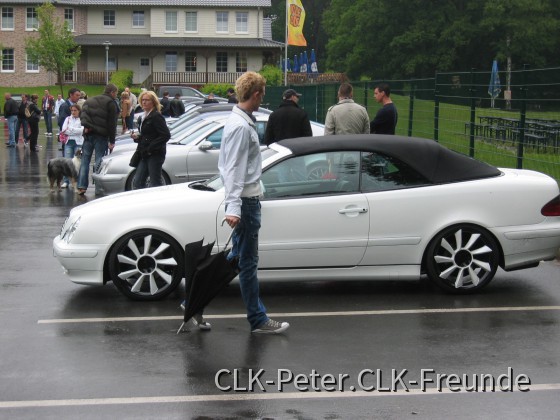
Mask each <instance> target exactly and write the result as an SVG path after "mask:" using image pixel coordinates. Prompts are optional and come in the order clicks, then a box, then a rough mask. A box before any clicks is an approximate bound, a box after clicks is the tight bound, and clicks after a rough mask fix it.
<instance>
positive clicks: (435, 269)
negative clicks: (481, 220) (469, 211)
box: [426, 225, 499, 293]
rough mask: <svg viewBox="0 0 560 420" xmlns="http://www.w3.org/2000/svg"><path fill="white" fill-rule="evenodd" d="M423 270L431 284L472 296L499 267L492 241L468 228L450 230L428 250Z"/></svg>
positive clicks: (484, 234) (477, 229)
mask: <svg viewBox="0 0 560 420" xmlns="http://www.w3.org/2000/svg"><path fill="white" fill-rule="evenodd" d="M427 252H428V253H427V258H426V269H427V272H428V275H429V277H430V279H431V280H433V281H435V282H436V283H437V284H439V285H440V286H442V287H444V288H446V289H455V291H456V292H458V293H463V292H466V291H469V292H472V291H475V290H478V289H480V288H482V287H484V286H485V285H486V284H488V283H489V282H490V280H492V278H493V277H494V274H495V273H496V270H497V268H498V263H499V248H498V245H497V243H496V241H495V240H494V238H493V237H492V236H491V235H490V234H489V233H488V232H486V231H485V230H483V229H482V228H479V227H476V226H472V225H459V226H452V227H450V228H448V229H445V230H444V231H442V232H441V233H440V234H439V235H437V236H436V237H435V238H434V240H433V241H432V242H431V244H430V245H429V246H428V251H427Z"/></svg>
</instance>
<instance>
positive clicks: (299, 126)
mask: <svg viewBox="0 0 560 420" xmlns="http://www.w3.org/2000/svg"><path fill="white" fill-rule="evenodd" d="M300 97H301V93H298V92H296V91H295V90H294V89H288V90H286V91H284V94H283V95H282V102H281V103H280V106H279V107H278V109H277V110H276V111H274V112H273V113H272V114H270V117H269V118H268V124H267V126H266V132H265V134H264V141H265V143H266V144H267V145H270V144H272V143H274V142H277V141H279V140H283V139H291V138H294V137H307V136H312V135H313V132H312V131H311V123H310V122H309V117H308V116H307V112H305V110H303V109H301V108H300V107H299V106H298V102H299V98H300Z"/></svg>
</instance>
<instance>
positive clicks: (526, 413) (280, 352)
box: [0, 122, 560, 419]
mask: <svg viewBox="0 0 560 420" xmlns="http://www.w3.org/2000/svg"><path fill="white" fill-rule="evenodd" d="M40 133H41V134H40V137H39V144H40V145H41V146H42V148H41V150H40V151H39V152H38V153H37V154H32V153H30V152H29V151H28V150H27V149H26V148H25V147H24V146H23V145H22V144H21V143H20V145H18V146H17V147H16V148H15V149H7V148H5V146H4V145H2V146H1V148H0V228H1V229H0V238H1V241H0V250H1V252H0V266H1V267H2V274H1V276H0V290H1V292H0V319H1V320H2V322H1V328H0V419H20V418H25V419H36V418H41V419H51V418H52V419H76V418H80V419H100V418H107V419H108V418H120V419H154V418H161V419H191V418H192V419H213V418H224V419H237V418H244V419H245V418H247V419H254V418H256V419H261V418H263V419H264V418H267V419H268V418H274V419H349V418H360V419H361V418H364V419H365V418H375V419H402V418H413V419H440V418H441V419H444V418H445V419H447V418H456V419H463V418H465V419H466V418H488V419H489V418H492V419H496V418H509V419H517V418H519V419H522V418H523V419H526V418H558V411H559V409H560V403H559V402H558V401H559V397H560V329H559V324H560V263H559V262H558V261H552V262H546V263H542V264H541V265H540V266H539V267H538V268H535V269H531V270H525V271H519V272H512V273H505V272H503V271H499V272H498V274H497V276H496V278H495V279H494V280H493V282H492V283H491V284H490V286H489V287H488V288H486V289H485V290H484V292H482V293H480V294H477V295H473V296H453V295H447V294H444V293H441V292H440V291H439V290H438V289H436V288H434V287H433V286H432V285H431V284H430V283H429V282H428V281H427V280H425V279H423V280H421V281H414V282H393V281H381V282H357V281H352V282H320V281H317V282H300V281H293V282H279V283H275V282H272V283H263V284H262V285H261V296H262V299H263V301H264V303H265V305H266V306H267V308H268V310H269V313H270V315H271V316H272V317H274V318H275V319H279V320H286V321H289V322H290V324H291V328H290V329H289V330H288V331H287V332H286V333H285V334H283V335H279V336H258V335H251V334H250V332H249V329H248V324H247V322H246V321H245V320H244V308H243V305H242V302H241V298H240V293H239V287H238V285H237V283H235V282H234V283H233V284H232V285H231V286H230V287H228V288H227V289H226V290H225V291H224V292H223V293H222V294H221V295H220V296H218V298H217V299H216V300H215V301H213V302H212V303H211V304H210V306H209V307H208V308H207V314H208V317H209V321H210V322H212V325H213V329H212V331H210V332H201V331H198V330H196V329H194V328H192V329H191V330H190V331H188V332H186V333H183V334H180V335H176V334H175V331H176V329H177V328H178V326H179V324H180V315H181V312H180V311H179V309H178V304H179V301H180V299H181V295H180V292H177V293H175V294H174V295H172V296H170V297H169V298H168V299H165V300H163V301H160V302H150V303H143V302H132V301H130V300H128V299H126V298H125V297H124V296H122V295H121V294H120V293H119V292H118V291H117V290H116V289H115V288H114V287H113V286H112V285H111V284H109V285H107V286H103V287H87V286H80V285H75V284H73V283H71V282H70V281H68V279H67V278H66V277H65V276H64V274H63V273H62V269H61V268H60V266H59V264H58V263H57V261H56V259H55V258H53V256H52V246H51V243H52V239H53V237H54V236H56V235H57V234H58V232H59V230H60V227H61V225H62V222H63V221H64V219H65V217H66V216H67V214H68V212H69V210H70V209H71V208H72V207H74V206H77V205H80V204H82V203H84V202H87V201H90V200H94V199H95V196H94V188H93V186H90V189H89V190H88V192H87V194H86V195H85V196H84V197H79V196H78V195H77V194H75V193H74V192H73V191H72V190H71V189H69V190H63V191H62V192H60V193H58V192H57V193H50V191H49V187H48V182H47V179H46V165H47V162H48V160H49V159H50V158H53V157H56V156H58V155H59V153H60V152H59V150H58V149H59V144H58V143H57V142H56V138H47V137H46V136H44V135H43V133H44V123H43V122H41V123H40ZM4 135H5V134H4V127H3V123H0V137H2V136H4ZM4 139H5V137H2V140H4ZM0 144H2V143H0ZM264 223H266V221H264ZM441 310H443V311H441ZM125 317H126V319H123V318H125ZM261 369H262V371H261ZM393 372H395V373H394V374H393ZM403 372H404V373H403ZM438 374H439V375H448V376H450V375H453V374H456V375H458V377H459V379H461V378H462V377H463V375H467V378H466V379H462V380H463V382H464V381H465V380H466V381H467V383H466V385H471V386H473V381H474V379H473V378H475V377H478V376H477V375H483V374H486V375H492V376H493V377H494V378H498V377H499V376H500V375H505V377H504V378H503V379H502V385H504V388H506V389H509V387H508V385H509V383H508V381H509V380H510V379H511V380H513V381H515V380H516V379H517V380H518V383H519V382H523V379H524V377H521V379H519V378H520V376H519V375H525V377H526V378H528V380H529V381H530V385H528V386H523V385H520V387H521V388H524V389H525V388H528V389H529V391H527V392H520V391H518V390H517V389H519V387H517V386H513V385H512V387H513V388H514V389H516V390H515V391H514V392H502V391H495V392H490V391H487V392H481V389H482V388H481V387H478V388H473V389H474V390H473V391H470V392H454V391H452V390H450V388H453V382H451V383H450V384H449V383H447V382H445V378H443V379H442V381H443V382H441V383H440V384H438V383H431V382H427V383H426V384H425V385H426V386H425V388H426V390H425V391H424V390H422V389H421V388H422V386H421V384H414V383H413V382H415V381H416V382H419V381H420V379H421V378H422V377H424V378H425V379H426V380H427V381H430V379H431V380H434V379H435V377H436V375H438ZM329 375H330V376H329ZM345 375H347V376H345ZM508 375H509V376H508ZM380 376H381V380H379V378H380ZM392 376H394V377H395V378H393V379H394V382H395V385H396V386H395V387H396V392H394V391H392V390H391V388H392V387H393V385H392V383H391V382H392V378H391V377H392ZM250 378H252V379H253V380H252V382H251V381H250ZM360 379H362V382H361V385H362V388H368V390H367V391H366V390H362V389H361V388H360ZM321 381H323V382H321ZM438 385H442V386H441V387H440V388H442V389H441V390H440V389H438ZM261 386H262V388H261ZM251 387H252V388H253V389H252V390H251V389H250V388H251ZM339 387H340V389H342V390H340V389H339ZM371 387H375V388H376V389H375V390H372V389H371ZM352 388H353V389H354V390H352ZM378 388H381V389H378ZM476 391H478V392H476Z"/></svg>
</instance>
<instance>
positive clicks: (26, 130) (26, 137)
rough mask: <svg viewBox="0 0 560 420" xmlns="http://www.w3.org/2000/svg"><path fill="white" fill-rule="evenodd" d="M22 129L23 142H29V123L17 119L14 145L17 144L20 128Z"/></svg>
mask: <svg viewBox="0 0 560 420" xmlns="http://www.w3.org/2000/svg"><path fill="white" fill-rule="evenodd" d="M21 127H23V141H28V140H29V134H30V133H29V123H28V122H27V120H26V119H25V118H24V119H20V118H18V119H17V121H16V136H15V142H16V144H17V143H18V140H19V130H20V128H21Z"/></svg>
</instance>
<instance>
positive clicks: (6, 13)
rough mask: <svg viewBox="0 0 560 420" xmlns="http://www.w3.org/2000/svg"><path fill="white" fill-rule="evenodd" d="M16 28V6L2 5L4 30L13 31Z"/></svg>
mask: <svg viewBox="0 0 560 420" xmlns="http://www.w3.org/2000/svg"><path fill="white" fill-rule="evenodd" d="M13 29H14V8H13V7H2V30H3V31H11V30H13Z"/></svg>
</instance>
